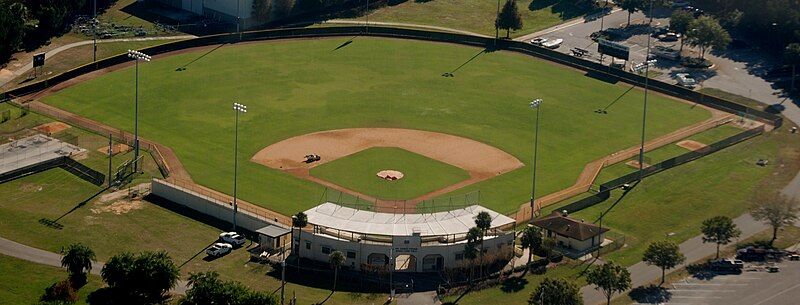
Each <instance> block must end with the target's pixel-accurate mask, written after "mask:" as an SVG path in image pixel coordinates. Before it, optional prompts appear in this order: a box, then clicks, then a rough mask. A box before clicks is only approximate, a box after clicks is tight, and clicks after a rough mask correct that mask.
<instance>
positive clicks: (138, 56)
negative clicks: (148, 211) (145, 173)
mask: <svg viewBox="0 0 800 305" xmlns="http://www.w3.org/2000/svg"><path fill="white" fill-rule="evenodd" d="M128 57H129V58H131V59H133V60H135V61H136V90H135V91H136V94H135V97H134V110H133V169H134V171H138V170H139V61H140V60H144V61H150V59H151V57H150V55H147V54H144V53H142V52H139V51H136V50H128Z"/></svg>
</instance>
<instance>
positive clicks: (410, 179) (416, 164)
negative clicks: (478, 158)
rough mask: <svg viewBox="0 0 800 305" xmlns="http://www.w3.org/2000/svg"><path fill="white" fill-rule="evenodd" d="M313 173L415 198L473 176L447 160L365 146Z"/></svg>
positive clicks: (379, 193)
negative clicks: (385, 174)
mask: <svg viewBox="0 0 800 305" xmlns="http://www.w3.org/2000/svg"><path fill="white" fill-rule="evenodd" d="M387 169H390V170H397V171H400V172H402V173H403V175H404V176H403V178H402V179H400V180H394V181H389V180H385V179H382V178H379V177H378V176H377V175H376V174H377V173H378V172H379V171H382V170H387ZM311 175H312V176H315V177H317V178H321V179H324V180H327V181H330V182H333V183H336V184H338V185H341V186H344V187H346V188H349V189H351V190H355V191H358V192H361V193H364V194H367V195H370V196H373V197H376V198H379V199H390V200H403V199H413V198H415V197H419V196H422V195H424V194H427V193H429V192H433V191H435V190H438V189H440V188H443V187H445V186H448V185H451V184H455V183H458V182H460V181H463V180H466V179H469V173H467V172H466V171H465V170H463V169H460V168H457V167H454V166H452V165H449V164H447V163H443V162H439V161H436V160H433V159H430V158H428V157H425V156H422V155H418V154H415V153H412V152H410V151H407V150H404V149H401V148H395V147H376V148H370V149H366V150H362V151H360V152H357V153H355V154H352V155H349V156H346V157H344V158H341V159H337V160H335V161H332V162H329V163H325V164H322V165H320V166H317V167H314V168H312V169H311Z"/></svg>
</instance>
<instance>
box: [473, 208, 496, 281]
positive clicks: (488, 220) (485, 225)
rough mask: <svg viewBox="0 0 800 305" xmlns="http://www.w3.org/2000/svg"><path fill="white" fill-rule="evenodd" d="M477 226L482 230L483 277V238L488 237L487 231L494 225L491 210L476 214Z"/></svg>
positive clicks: (481, 271)
mask: <svg viewBox="0 0 800 305" xmlns="http://www.w3.org/2000/svg"><path fill="white" fill-rule="evenodd" d="M475 227H476V228H478V229H480V230H481V234H480V239H481V251H480V267H479V268H480V269H479V270H480V274H481V277H483V239H484V237H486V231H487V230H489V228H491V227H492V216H491V215H489V212H486V211H483V212H480V213H478V215H475Z"/></svg>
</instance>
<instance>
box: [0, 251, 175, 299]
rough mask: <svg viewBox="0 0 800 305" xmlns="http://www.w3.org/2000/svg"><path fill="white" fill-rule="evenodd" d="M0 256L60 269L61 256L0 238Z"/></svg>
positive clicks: (95, 269)
mask: <svg viewBox="0 0 800 305" xmlns="http://www.w3.org/2000/svg"><path fill="white" fill-rule="evenodd" d="M0 254H4V255H8V256H12V257H16V258H19V259H22V260H26V261H29V262H33V263H37V264H42V265H47V266H52V267H56V268H61V254H58V253H53V252H49V251H45V250H42V249H38V248H34V247H30V246H26V245H23V244H20V243H18V242H15V241H11V240H8V239H5V238H2V237H0ZM103 266H104V265H103V263H102V262H93V263H92V270H91V274H94V275H100V271H101V270H103ZM186 286H187V283H186V282H185V281H182V280H178V283H177V284H176V285H175V288H173V289H172V291H171V292H172V293H177V294H185V293H186V290H187V287H186Z"/></svg>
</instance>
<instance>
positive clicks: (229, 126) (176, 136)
mask: <svg viewBox="0 0 800 305" xmlns="http://www.w3.org/2000/svg"><path fill="white" fill-rule="evenodd" d="M345 41H346V40H345V39H342V38H332V39H314V40H293V41H281V42H266V43H253V44H242V45H233V46H231V45H226V46H223V47H221V48H218V49H216V50H213V51H211V49H206V50H198V51H195V52H189V53H184V54H179V55H174V56H168V57H160V58H156V60H154V61H153V62H149V63H145V64H142V65H140V76H141V80H140V83H139V86H140V91H139V93H140V94H139V101H140V103H139V107H140V112H139V113H140V118H141V120H140V124H139V127H140V133H141V134H142V136H143V137H146V138H148V139H152V140H156V141H159V142H161V143H162V144H165V145H167V146H169V147H171V148H173V149H174V150H175V152H176V153H177V154H178V157H180V158H181V160H182V162H183V164H184V166H186V168H187V169H188V170H189V172H190V173H191V174H192V177H193V178H194V179H195V180H196V181H198V182H199V183H201V184H204V185H206V186H209V187H212V188H215V189H218V190H222V191H227V190H228V189H229V188H230V187H229V185H230V181H231V176H232V174H233V171H232V168H233V160H232V159H231V158H230V157H229V156H230V154H231V153H232V149H231V146H232V144H233V143H232V142H233V132H234V130H233V129H234V120H233V113H232V112H228V111H229V110H230V104H231V103H232V102H233V101H238V102H241V103H244V104H247V105H248V106H249V108H248V112H247V114H245V115H244V116H242V117H241V118H240V124H239V127H240V131H239V139H240V141H239V153H240V155H241V156H252V155H253V154H255V153H256V152H258V151H259V150H261V149H262V148H263V147H265V146H267V145H269V144H271V143H275V142H278V141H280V140H283V139H286V138H289V137H292V136H297V135H302V134H306V133H310V132H316V131H323V130H331V129H340V128H357V127H394V128H413V129H420V130H427V131H437V132H444V133H448V134H453V135H457V136H463V137H467V138H471V139H474V140H477V141H481V142H484V143H487V144H489V145H492V146H495V147H498V148H499V149H502V150H504V151H506V152H508V153H510V154H511V155H514V156H515V157H517V158H518V159H520V160H531V156H532V150H533V149H532V147H531V146H532V145H531V139H532V138H533V129H534V128H533V123H534V115H533V112H532V111H531V110H530V109H529V108H528V103H529V102H530V99H531V98H532V97H539V98H542V99H544V100H545V104H544V106H543V110H542V112H543V115H542V120H541V129H540V137H541V139H542V141H540V145H539V163H538V164H539V169H538V170H539V174H540V175H541V176H542V177H547V179H541V180H540V181H541V183H540V184H539V185H538V188H537V191H539V193H538V194H537V195H540V196H541V195H544V194H547V193H551V192H554V191H556V190H559V189H562V188H564V187H566V186H569V185H572V184H573V183H574V181H575V179H576V178H577V176H578V174H579V173H580V172H581V171H582V169H583V167H584V165H585V164H586V163H588V162H590V161H592V160H594V159H597V158H599V157H601V156H605V155H608V154H611V153H613V152H616V151H619V150H622V149H625V148H628V147H631V146H634V145H636V144H637V143H638V142H639V133H638V130H639V128H640V118H639V117H640V109H641V102H640V101H641V99H642V92H641V91H640V90H632V91H630V92H628V93H625V92H626V90H628V89H629V87H628V86H625V85H621V84H611V83H607V82H604V81H600V80H597V79H594V78H591V77H587V76H584V75H583V74H582V73H581V72H579V71H576V70H572V69H567V68H564V67H562V66H558V65H554V64H552V63H549V62H546V61H542V60H538V59H535V58H532V57H529V56H524V55H519V54H512V53H508V52H493V53H486V52H483V50H482V49H478V48H473V47H464V46H457V45H451V44H441V43H425V42H418V41H410V40H397V39H383V38H363V37H359V38H356V40H354V41H353V43H351V44H349V45H347V46H345V47H343V48H341V49H338V50H336V51H334V50H335V49H336V48H337V47H339V46H341V45H342V43H344V42H345ZM476 56H477V57H476ZM387 59H391V60H387ZM468 60H469V62H468V63H467V64H466V65H464V64H465V61H468ZM245 62H246V63H247V65H241V64H237V63H245ZM299 63H304V64H299ZM462 65H463V67H461V68H460V69H459V70H458V71H455V72H454V74H455V77H442V76H441V75H442V73H443V72H447V71H453V70H454V69H456V68H457V67H459V66H462ZM184 66H185V68H186V70H184V71H176V68H179V67H184ZM132 77H133V71H132V69H131V68H126V69H122V70H119V71H116V72H113V73H109V74H106V75H103V76H101V77H98V78H95V79H92V80H89V81H87V82H84V83H80V84H77V85H75V86H73V87H70V88H66V89H64V90H61V91H59V92H57V93H55V94H53V95H50V96H47V97H45V98H44V102H46V103H49V104H52V105H55V106H58V107H61V108H64V109H68V110H70V111H73V112H75V113H77V114H79V115H82V116H85V117H88V118H91V119H93V120H97V121H101V122H105V123H108V124H110V125H112V126H114V127H118V128H122V129H126V130H129V131H130V130H131V129H132V126H133V118H132V116H131V114H130V113H131V112H130V109H131V107H132V105H131V104H132V100H133V93H134V90H133V83H132V81H131V79H132ZM617 98H620V100H619V101H618V102H616V103H615V104H614V108H613V109H612V110H613V111H610V113H609V114H607V115H598V114H596V113H594V110H595V109H598V108H602V107H604V106H605V105H607V104H609V103H610V102H611V101H614V100H616V99H617ZM652 100H653V103H652V104H651V105H652V108H651V109H652V111H651V112H650V113H649V119H648V133H647V135H646V136H647V138H654V137H656V136H659V135H663V134H666V133H668V132H671V131H673V130H675V129H677V128H680V127H682V126H686V125H689V124H692V123H695V122H698V121H701V120H704V119H706V118H708V117H709V112H708V111H707V110H704V109H702V108H699V107H692V106H691V105H690V104H686V103H680V102H676V101H674V100H672V99H669V98H666V97H662V96H658V95H654V96H653V99H652ZM600 139H602V140H601V141H600ZM564 156H569V158H564ZM529 173H530V168H528V167H524V168H521V169H518V170H515V171H513V172H510V173H507V174H504V175H502V176H498V177H495V178H493V179H490V180H487V181H484V182H481V183H477V184H473V185H471V186H469V187H466V188H464V189H462V190H458V191H456V192H457V193H459V194H460V193H466V192H473V191H476V190H481V196H482V199H483V202H484V204H485V205H486V206H487V207H489V208H492V209H495V210H497V211H500V212H513V211H516V210H517V208H518V207H519V204H520V203H521V202H524V201H526V200H527V199H528V196H529V195H528V191H529V189H528V186H529V185H530V175H529ZM239 186H240V188H239V189H240V192H239V195H240V197H241V198H243V199H245V200H248V201H250V202H254V203H258V204H262V205H265V206H267V207H269V208H271V209H274V210H276V211H278V212H280V213H283V214H286V215H290V214H293V213H296V212H298V211H301V210H305V209H307V208H309V207H311V206H313V205H315V204H317V203H318V202H317V201H318V200H319V196H320V195H321V194H322V192H323V187H322V186H320V185H317V184H314V183H311V182H309V181H305V180H301V179H297V178H295V177H293V176H291V175H289V174H285V173H282V172H280V171H277V170H273V169H269V168H267V167H265V166H262V165H259V164H255V163H252V162H241V163H240V165H239ZM265 187H266V188H265ZM266 190H270V191H266ZM274 190H278V191H274Z"/></svg>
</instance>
